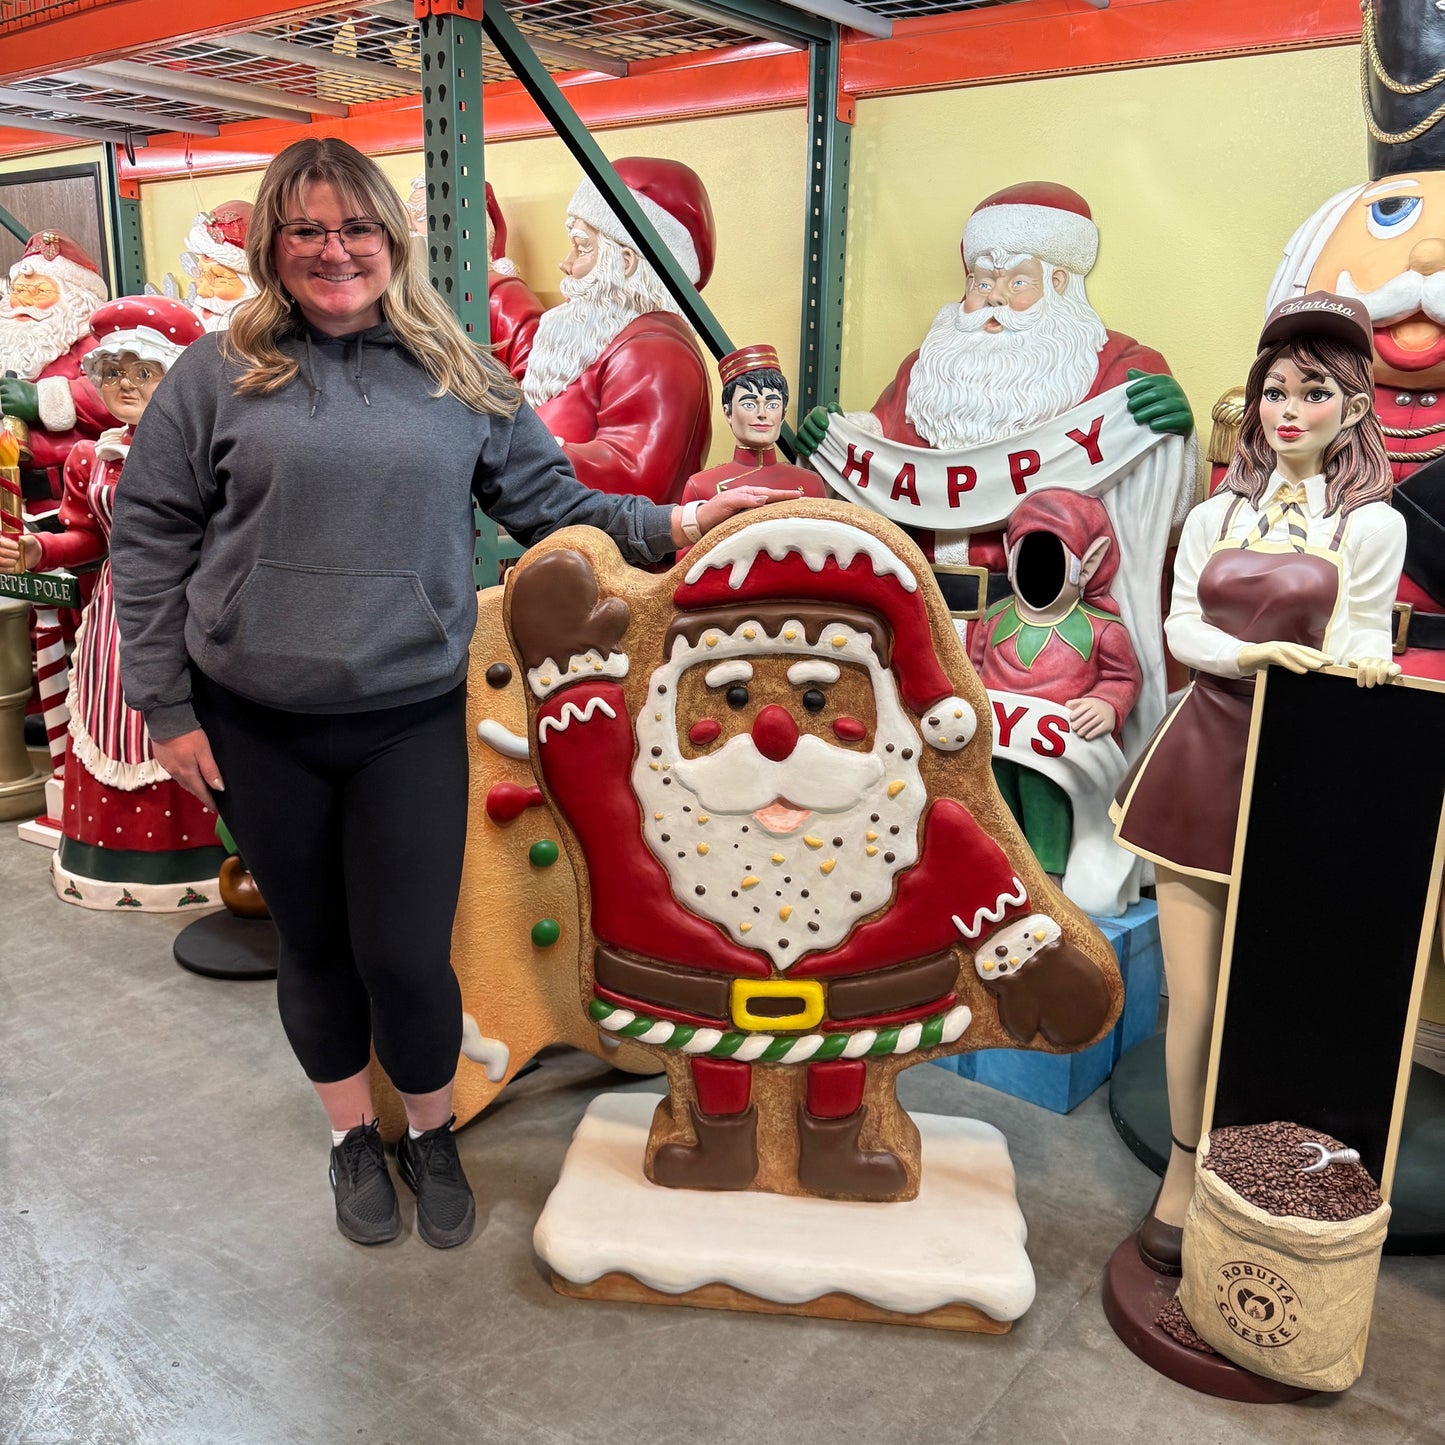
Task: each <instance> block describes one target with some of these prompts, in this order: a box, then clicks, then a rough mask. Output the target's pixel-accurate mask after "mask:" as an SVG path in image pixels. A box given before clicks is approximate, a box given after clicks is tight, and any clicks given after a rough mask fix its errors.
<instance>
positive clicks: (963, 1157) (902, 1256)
mask: <svg viewBox="0 0 1445 1445" xmlns="http://www.w3.org/2000/svg"><path fill="white" fill-rule="evenodd" d="M656 1103H657V1097H656V1095H654V1094H604V1095H602V1096H601V1097H599V1098H597V1099H595V1100H594V1101H593V1102H592V1104H591V1106H590V1107H589V1108H588V1110H587V1113H586V1115H585V1116H584V1117H583V1119H582V1122H581V1124H579V1125H578V1128H577V1132H576V1134H575V1135H574V1137H573V1140H572V1144H571V1146H570V1147H569V1149H568V1151H567V1158H566V1161H565V1163H564V1164H563V1166H562V1174H561V1177H560V1179H559V1180H558V1183H557V1187H556V1188H555V1189H554V1190H553V1191H552V1194H551V1197H550V1198H549V1199H548V1201H547V1206H546V1208H545V1209H544V1210H543V1212H542V1217H541V1218H540V1219H539V1220H538V1222H537V1227H536V1230H535V1232H534V1235H533V1244H534V1246H535V1247H536V1250H537V1253H538V1254H539V1255H540V1256H541V1257H542V1259H543V1260H544V1261H545V1262H546V1263H547V1264H548V1265H550V1266H551V1268H552V1270H553V1272H554V1285H555V1287H556V1288H557V1289H558V1290H559V1292H561V1293H563V1294H567V1295H574V1296H580V1297H583V1298H589V1299H619V1300H624V1301H627V1302H631V1303H652V1304H683V1305H692V1306H695V1307H700V1308H705V1309H737V1310H742V1311H747V1312H752V1313H769V1314H773V1313H778V1314H807V1315H814V1316H821V1317H823V1318H828V1319H859V1320H867V1321H872V1322H878V1323H893V1324H913V1325H922V1326H926V1327H929V1328H934V1329H950V1330H973V1331H975V1332H980V1333H989V1334H1002V1333H1004V1332H1005V1331H1007V1330H1008V1328H1009V1327H1010V1325H1011V1324H1012V1322H1013V1321H1014V1320H1016V1319H1018V1318H1019V1317H1020V1316H1021V1315H1022V1314H1023V1313H1024V1311H1025V1310H1027V1309H1028V1307H1029V1305H1030V1304H1032V1303H1033V1298H1034V1275H1033V1267H1032V1265H1031V1264H1030V1263H1029V1259H1028V1255H1027V1253H1026V1252H1025V1248H1024V1244H1025V1240H1026V1236H1027V1230H1026V1227H1025V1225H1024V1219H1023V1215H1022V1214H1021V1213H1020V1211H1019V1208H1018V1203H1017V1201H1016V1199H1015V1194H1014V1171H1013V1162H1012V1160H1011V1159H1010V1157H1009V1152H1008V1144H1007V1142H1006V1141H1005V1139H1004V1137H1003V1135H1002V1134H1000V1133H999V1132H998V1130H997V1129H994V1128H993V1127H992V1126H991V1125H988V1124H983V1123H980V1122H978V1121H976V1120H973V1119H955V1118H949V1117H945V1116H941V1115H931V1114H921V1115H914V1116H913V1121H914V1123H916V1124H917V1126H918V1129H919V1132H920V1134H921V1136H922V1141H923V1155H924V1159H925V1162H926V1168H925V1169H924V1172H923V1182H922V1188H921V1189H920V1191H919V1194H918V1197H917V1198H916V1199H911V1200H907V1201H905V1202H902V1203H888V1204H863V1203H840V1202H838V1201H834V1200H826V1199H815V1198H806V1197H797V1196H791V1195H778V1194H765V1193H758V1192H755V1191H751V1192H750V1191H727V1192H709V1191H702V1190H687V1189H664V1188H660V1187H658V1186H657V1185H654V1184H650V1183H649V1182H648V1181H647V1179H646V1178H645V1177H644V1176H643V1172H642V1161H643V1154H644V1151H645V1149H646V1145H647V1134H648V1129H649V1127H650V1125H651V1122H652V1113H653V1109H654V1107H655V1106H656ZM639 1220H645V1221H646V1227H645V1229H639V1228H638V1221H639Z"/></svg>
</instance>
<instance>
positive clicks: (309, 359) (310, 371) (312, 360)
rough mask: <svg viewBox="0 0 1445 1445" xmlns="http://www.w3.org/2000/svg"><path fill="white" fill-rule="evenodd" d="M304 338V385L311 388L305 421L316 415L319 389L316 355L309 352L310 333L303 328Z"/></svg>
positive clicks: (319, 396) (319, 398)
mask: <svg viewBox="0 0 1445 1445" xmlns="http://www.w3.org/2000/svg"><path fill="white" fill-rule="evenodd" d="M301 334H302V335H303V336H304V337H305V338H306V385H307V386H309V387H310V388H311V410H310V412H309V413H308V414H307V419H308V420H310V418H311V417H313V416H315V415H316V403H317V402H318V401H320V400H321V388H320V387H319V386H318V385H317V383H316V355H315V353H314V352H313V351H312V350H311V332H310V331H309V330H306V329H304V328H303V330H302V333H301Z"/></svg>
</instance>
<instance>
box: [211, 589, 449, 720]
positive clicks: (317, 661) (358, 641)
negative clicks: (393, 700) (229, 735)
mask: <svg viewBox="0 0 1445 1445" xmlns="http://www.w3.org/2000/svg"><path fill="white" fill-rule="evenodd" d="M198 661H199V664H200V667H201V670H202V671H203V672H206V673H209V674H210V675H211V676H212V677H214V678H215V679H216V681H217V682H219V683H221V684H222V685H223V686H228V687H231V688H233V689H234V690H235V691H237V692H239V693H242V694H243V695H244V696H247V697H251V698H254V699H255V700H256V701H258V702H263V703H269V704H271V705H272V706H274V707H282V708H284V707H303V708H309V707H321V706H326V705H328V704H340V705H342V706H346V705H349V704H354V703H364V702H366V701H368V700H369V699H373V698H384V697H386V696H387V695H389V694H391V693H396V692H403V691H405V690H407V689H408V688H414V687H421V686H424V685H425V684H427V683H430V682H441V681H444V680H445V679H446V678H448V677H450V676H451V674H452V673H453V672H454V671H455V670H456V665H457V659H456V656H455V650H454V648H453V647H452V645H451V644H450V643H449V641H448V639H447V634H446V629H445V628H444V627H443V626H442V624H441V619H440V618H439V617H438V616H437V614H436V609H435V608H434V607H433V606H432V605H431V600H430V598H428V597H427V595H426V589H425V588H424V587H423V586H422V585H421V578H420V577H419V576H418V575H417V574H416V573H415V572H402V571H398V572H391V571H377V570H374V569H369V568H368V569H361V568H350V567H300V566H296V565H295V564H294V563H290V562H267V561H264V560H263V561H260V562H258V563H257V564H256V565H255V567H253V568H252V569H251V574H250V576H249V577H247V578H246V580H245V581H244V582H243V583H242V584H241V586H240V589H239V590H238V591H237V593H236V595H235V596H234V597H233V598H232V599H231V601H230V603H229V604H228V605H227V607H226V610H225V611H224V612H223V613H222V614H221V618H220V621H218V622H217V623H216V625H215V627H214V628H213V629H212V630H211V632H210V634H209V635H208V637H207V639H206V646H205V651H204V653H203V655H202V656H201V657H200V658H199V659H198Z"/></svg>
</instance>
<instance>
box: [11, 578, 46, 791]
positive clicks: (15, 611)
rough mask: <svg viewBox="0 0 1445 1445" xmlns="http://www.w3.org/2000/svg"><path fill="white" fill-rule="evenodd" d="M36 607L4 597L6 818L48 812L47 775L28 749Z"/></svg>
mask: <svg viewBox="0 0 1445 1445" xmlns="http://www.w3.org/2000/svg"><path fill="white" fill-rule="evenodd" d="M30 688H31V662H30V604H29V603H28V602H20V601H17V600H16V599H14V598H11V597H3V598H0V819H5V820H8V819H12V818H33V817H35V815H36V814H37V813H43V812H44V811H45V774H44V773H39V772H36V770H35V767H34V764H32V763H31V761H30V754H29V752H28V751H27V750H26V747H25V707H26V704H27V703H28V702H29V701H30Z"/></svg>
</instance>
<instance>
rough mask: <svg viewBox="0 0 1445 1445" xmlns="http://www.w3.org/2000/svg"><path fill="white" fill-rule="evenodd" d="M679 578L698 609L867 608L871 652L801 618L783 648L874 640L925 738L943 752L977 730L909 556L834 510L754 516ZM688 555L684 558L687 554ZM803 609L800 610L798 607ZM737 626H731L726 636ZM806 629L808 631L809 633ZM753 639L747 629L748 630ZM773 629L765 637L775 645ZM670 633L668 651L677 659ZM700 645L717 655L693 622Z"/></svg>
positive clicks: (831, 653) (687, 603)
mask: <svg viewBox="0 0 1445 1445" xmlns="http://www.w3.org/2000/svg"><path fill="white" fill-rule="evenodd" d="M697 550H698V551H699V552H702V555H701V556H699V557H697V558H696V560H694V561H692V565H691V566H690V567H689V568H688V570H687V574H686V576H685V577H684V579H683V582H682V585H681V586H679V587H678V588H677V590H676V591H675V592H674V593H673V602H674V604H675V605H676V607H677V608H678V609H679V611H680V612H682V613H684V614H686V613H698V614H701V617H700V620H702V619H705V617H706V613H707V611H708V610H709V609H713V608H727V609H728V610H729V612H731V613H733V615H734V616H735V615H736V609H737V608H738V607H739V606H740V605H741V606H745V605H746V604H747V603H749V602H759V603H763V602H767V603H779V602H783V603H786V602H797V603H798V604H799V607H800V609H802V611H801V612H800V617H799V620H800V622H804V623H806V616H812V617H814V618H818V617H820V616H821V615H822V614H821V613H820V612H819V604H822V608H823V611H824V612H826V608H827V604H829V603H836V604H838V605H839V606H841V607H845V608H847V609H849V610H857V611H862V612H869V613H874V614H876V615H878V616H880V617H881V618H882V619H883V620H884V622H886V623H887V624H888V629H889V631H890V633H891V634H892V636H891V645H888V644H885V646H884V648H883V655H878V654H877V649H876V647H873V646H872V643H871V639H869V640H867V641H864V640H863V639H861V638H860V636H859V634H858V633H857V632H856V631H855V630H854V629H851V628H848V629H844V628H839V627H834V626H831V625H828V623H827V622H826V621H825V622H824V625H822V626H821V628H815V627H809V626H806V625H805V626H804V627H803V628H802V629H801V630H799V631H798V633H797V635H796V636H795V637H788V636H787V634H786V633H784V634H783V639H784V640H786V641H787V642H788V644H789V650H790V651H797V652H805V653H812V654H814V655H816V656H820V657H840V658H846V659H848V660H862V658H860V657H854V656H853V654H854V653H855V652H856V651H858V650H859V648H860V647H862V648H865V649H868V648H871V650H872V651H873V654H874V657H875V659H876V662H877V664H878V666H879V667H880V668H882V669H884V670H887V671H890V672H891V673H892V675H893V677H894V679H895V681H896V682H897V685H898V691H899V695H900V697H901V698H902V701H903V704H904V706H905V707H906V708H907V709H908V710H909V712H911V713H912V714H913V715H914V717H915V718H916V719H918V727H919V730H920V732H921V733H922V734H923V738H924V741H925V742H927V743H928V744H929V746H930V747H934V748H937V749H939V750H940V751H942V752H956V751H957V750H958V749H959V748H961V747H963V746H964V745H965V744H966V743H967V742H968V741H969V739H970V738H972V736H973V733H974V728H975V727H976V725H977V719H976V717H975V716H974V711H973V707H972V705H971V704H970V703H968V702H967V701H966V700H964V699H963V698H960V697H958V696H957V695H956V694H955V693H954V690H953V683H952V682H951V681H950V679H949V676H948V674H947V673H946V672H945V671H944V670H943V666H942V664H941V663H940V662H939V660H938V654H937V651H936V649H935V647H934V644H933V636H932V632H931V630H930V625H929V614H928V607H927V604H926V601H925V593H924V591H923V585H924V584H923V583H922V582H921V580H920V578H919V577H918V576H917V574H916V573H915V572H914V571H913V569H912V568H910V567H909V566H908V564H907V563H906V562H905V561H904V560H903V559H902V558H901V557H899V556H898V555H897V554H896V553H895V552H893V551H892V549H891V548H889V547H888V546H887V544H886V543H884V542H883V541H882V540H880V539H879V538H877V537H875V536H874V535H873V534H872V533H871V532H867V531H864V530H863V528H861V527H855V526H852V525H851V524H850V523H848V522H845V521H841V520H835V519H833V518H831V517H775V518H766V519H759V520H758V521H755V522H753V523H752V524H751V525H749V526H747V527H744V528H742V529H740V530H739V531H737V532H734V533H732V534H731V535H730V536H728V537H725V538H724V539H723V540H722V541H721V542H718V543H716V544H714V545H713V546H710V547H707V548H706V550H705V551H704V550H703V548H702V547H699V548H698V549H697ZM690 560H691V559H690ZM805 614H806V616H805ZM738 631H739V630H736V629H731V628H730V629H729V633H730V636H735V635H736V633H737V632H738ZM673 632H674V636H675V637H676V636H677V635H678V628H677V626H676V625H674V629H673ZM810 633H811V634H813V636H812V637H811V638H810V636H809V634H810ZM748 640H751V639H748ZM777 640H778V639H770V641H771V643H772V645H776V642H777ZM678 645H679V644H678V643H676V642H675V643H674V650H673V652H672V654H671V657H672V660H673V661H677V660H678V656H679V654H678V651H677V647H678ZM695 646H696V650H697V651H698V652H699V654H700V655H703V654H706V655H717V654H718V652H719V651H720V650H721V649H719V647H718V640H717V639H716V638H715V640H714V643H713V644H712V645H711V647H709V644H708V641H707V633H706V629H704V630H703V631H700V632H698V634H697V643H696V644H695Z"/></svg>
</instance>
